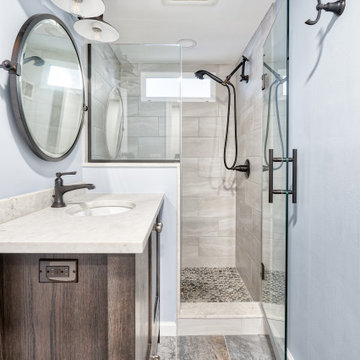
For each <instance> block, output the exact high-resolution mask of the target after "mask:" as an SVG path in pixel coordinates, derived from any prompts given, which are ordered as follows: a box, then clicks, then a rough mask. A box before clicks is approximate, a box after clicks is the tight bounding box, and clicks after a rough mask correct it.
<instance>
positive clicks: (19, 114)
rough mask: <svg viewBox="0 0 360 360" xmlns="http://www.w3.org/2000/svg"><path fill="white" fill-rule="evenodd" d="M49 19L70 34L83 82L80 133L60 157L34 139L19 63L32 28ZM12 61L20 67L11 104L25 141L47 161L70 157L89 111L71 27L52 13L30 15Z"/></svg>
mask: <svg viewBox="0 0 360 360" xmlns="http://www.w3.org/2000/svg"><path fill="white" fill-rule="evenodd" d="M47 19H51V20H54V21H56V22H57V23H58V24H59V25H60V26H61V27H62V28H63V29H64V31H65V32H66V34H67V35H68V36H69V39H70V40H71V42H72V44H73V46H74V51H75V53H76V56H77V59H78V61H79V67H80V72H81V79H82V84H83V110H82V114H81V120H80V125H79V130H78V133H77V135H76V138H75V140H74V143H73V144H72V146H71V147H70V148H69V149H68V151H67V152H66V153H65V154H63V155H61V156H59V157H51V156H49V155H48V154H46V153H44V152H43V151H42V150H41V149H40V148H39V146H38V145H37V144H36V142H35V141H34V139H33V137H32V135H31V133H30V130H29V127H28V125H27V122H26V116H25V113H24V109H23V106H22V101H21V86H20V76H21V67H20V65H19V64H21V61H22V59H21V55H22V52H23V49H24V46H25V43H26V40H27V38H28V36H29V34H30V32H31V30H32V29H33V28H34V27H35V26H36V25H37V24H38V23H39V22H40V21H43V20H47ZM11 62H12V63H13V64H17V65H16V67H17V69H18V73H17V74H16V73H11V74H10V94H11V105H12V109H13V113H14V117H15V121H16V123H17V125H18V128H19V130H20V133H21V135H22V136H23V138H24V139H25V141H26V142H27V144H28V145H29V147H30V149H31V150H32V151H33V153H34V154H35V155H37V156H38V157H40V158H41V159H43V160H46V161H53V162H54V161H60V160H63V159H65V158H66V157H68V156H69V155H70V153H71V152H72V151H73V150H74V148H75V146H76V144H77V142H78V140H79V137H80V134H81V130H82V127H83V125H84V117H85V111H87V106H86V105H85V80H84V73H83V68H82V65H81V60H80V56H79V52H78V49H77V47H76V44H75V40H74V38H73V36H72V35H71V33H70V31H69V29H68V28H67V26H66V25H65V24H64V23H63V22H62V21H61V20H60V19H59V18H57V17H56V16H54V15H51V14H40V15H34V16H32V17H30V18H29V19H28V20H27V21H26V22H25V23H24V25H23V26H22V27H21V29H20V31H19V33H18V35H17V38H16V40H15V45H14V49H13V53H12V58H11Z"/></svg>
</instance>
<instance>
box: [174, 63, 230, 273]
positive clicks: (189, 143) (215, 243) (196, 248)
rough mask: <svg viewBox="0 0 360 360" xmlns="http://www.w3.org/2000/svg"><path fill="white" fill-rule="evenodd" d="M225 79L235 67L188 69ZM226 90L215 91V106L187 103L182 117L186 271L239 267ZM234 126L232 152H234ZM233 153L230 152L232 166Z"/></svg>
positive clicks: (198, 67) (184, 253) (183, 219)
mask: <svg viewBox="0 0 360 360" xmlns="http://www.w3.org/2000/svg"><path fill="white" fill-rule="evenodd" d="M203 68H204V69H206V70H208V71H211V72H213V73H215V74H216V75H217V76H219V77H221V78H224V77H225V76H226V75H228V74H229V73H230V72H231V71H232V70H233V66H227V65H185V66H184V68H183V71H184V72H194V71H196V70H199V69H203ZM226 111H227V92H226V89H224V87H223V86H221V85H218V86H217V88H216V101H215V102H184V103H183V119H182V121H183V122H182V159H181V178H182V195H181V200H182V240H181V245H182V247H181V249H182V253H181V255H182V256H181V259H182V260H181V263H182V267H226V266H231V267H233V266H234V265H235V196H236V184H235V174H234V172H232V171H228V170H226V169H225V167H224V164H223V146H224V134H225V123H226V122H225V120H226ZM232 129H233V128H231V129H230V137H231V140H230V143H229V149H233V148H234V145H233V140H232V139H233V136H232V134H233V130H232ZM233 157H234V154H233V152H229V160H228V162H229V163H232V161H233Z"/></svg>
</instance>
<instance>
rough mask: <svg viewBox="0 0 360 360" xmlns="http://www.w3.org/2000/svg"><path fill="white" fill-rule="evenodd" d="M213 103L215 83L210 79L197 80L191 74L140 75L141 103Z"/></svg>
mask: <svg viewBox="0 0 360 360" xmlns="http://www.w3.org/2000/svg"><path fill="white" fill-rule="evenodd" d="M180 95H181V98H182V100H183V101H184V102H206V101H209V102H214V101H215V100H216V94H215V83H214V82H213V81H211V80H210V79H204V80H199V79H197V78H195V76H194V74H193V73H183V75H182V78H179V74H176V73H145V72H144V73H141V100H142V101H167V100H170V101H171V100H172V101H177V100H180Z"/></svg>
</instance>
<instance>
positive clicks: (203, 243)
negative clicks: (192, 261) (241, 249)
mask: <svg viewBox="0 0 360 360" xmlns="http://www.w3.org/2000/svg"><path fill="white" fill-rule="evenodd" d="M234 252H235V239H234V238H232V237H214V238H212V237H210V236H208V237H200V238H199V256H200V257H204V256H205V257H219V258H224V257H225V258H231V257H233V255H234Z"/></svg>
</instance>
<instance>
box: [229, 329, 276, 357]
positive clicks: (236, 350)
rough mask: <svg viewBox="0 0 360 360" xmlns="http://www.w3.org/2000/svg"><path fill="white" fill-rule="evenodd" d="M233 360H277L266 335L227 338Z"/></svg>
mask: <svg viewBox="0 0 360 360" xmlns="http://www.w3.org/2000/svg"><path fill="white" fill-rule="evenodd" d="M225 340H226V345H227V349H228V351H229V355H230V359H231V360H275V356H274V353H273V351H272V348H271V344H270V339H269V337H268V336H265V335H255V336H254V335H248V336H225Z"/></svg>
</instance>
